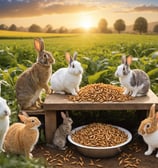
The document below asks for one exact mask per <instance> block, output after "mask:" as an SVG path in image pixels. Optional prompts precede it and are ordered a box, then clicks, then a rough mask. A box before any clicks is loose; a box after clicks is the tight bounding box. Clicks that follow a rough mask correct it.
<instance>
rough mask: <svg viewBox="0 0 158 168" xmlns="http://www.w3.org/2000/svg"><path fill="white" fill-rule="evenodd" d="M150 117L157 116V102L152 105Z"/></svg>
mask: <svg viewBox="0 0 158 168" xmlns="http://www.w3.org/2000/svg"><path fill="white" fill-rule="evenodd" d="M149 117H150V118H154V117H155V104H153V105H152V106H151V107H150V112H149Z"/></svg>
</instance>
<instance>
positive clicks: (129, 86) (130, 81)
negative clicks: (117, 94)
mask: <svg viewBox="0 0 158 168" xmlns="http://www.w3.org/2000/svg"><path fill="white" fill-rule="evenodd" d="M131 63H132V56H123V57H122V64H121V65H119V66H118V67H117V70H116V72H115V76H116V77H119V80H120V83H121V85H122V86H123V87H125V91H124V94H129V95H131V96H132V97H136V96H145V95H146V94H147V92H148V90H149V88H150V79H149V77H148V75H147V74H146V73H145V72H144V71H142V70H140V69H133V70H131V69H130V65H131Z"/></svg>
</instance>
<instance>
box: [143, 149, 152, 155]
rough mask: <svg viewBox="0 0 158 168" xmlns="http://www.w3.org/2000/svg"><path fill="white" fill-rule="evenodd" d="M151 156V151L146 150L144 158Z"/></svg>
mask: <svg viewBox="0 0 158 168" xmlns="http://www.w3.org/2000/svg"><path fill="white" fill-rule="evenodd" d="M151 154H152V151H151V150H147V151H146V152H145V153H144V155H146V156H149V155H151Z"/></svg>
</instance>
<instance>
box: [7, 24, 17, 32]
mask: <svg viewBox="0 0 158 168" xmlns="http://www.w3.org/2000/svg"><path fill="white" fill-rule="evenodd" d="M8 30H10V31H16V30H17V27H16V25H15V24H12V25H10V27H9V28H8Z"/></svg>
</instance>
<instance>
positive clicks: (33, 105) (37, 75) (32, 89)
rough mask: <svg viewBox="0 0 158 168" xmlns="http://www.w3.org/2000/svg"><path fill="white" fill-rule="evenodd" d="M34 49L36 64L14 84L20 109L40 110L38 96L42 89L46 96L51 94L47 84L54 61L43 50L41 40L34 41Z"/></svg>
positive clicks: (48, 53) (50, 55)
mask: <svg viewBox="0 0 158 168" xmlns="http://www.w3.org/2000/svg"><path fill="white" fill-rule="evenodd" d="M34 47H35V49H36V51H37V52H38V58H37V62H36V63H34V64H33V65H32V67H30V68H28V69H27V70H26V71H24V72H23V73H22V74H21V75H20V76H19V78H18V79H17V82H16V97H17V101H18V104H19V105H20V107H21V109H38V108H41V100H40V98H39V96H40V93H41V91H42V89H45V91H46V93H47V94H50V93H51V89H50V87H49V86H48V82H49V80H50V77H51V74H52V64H53V63H55V59H54V58H53V56H52V54H51V53H50V52H48V51H45V50H44V41H43V39H41V38H37V39H35V40H34Z"/></svg>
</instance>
